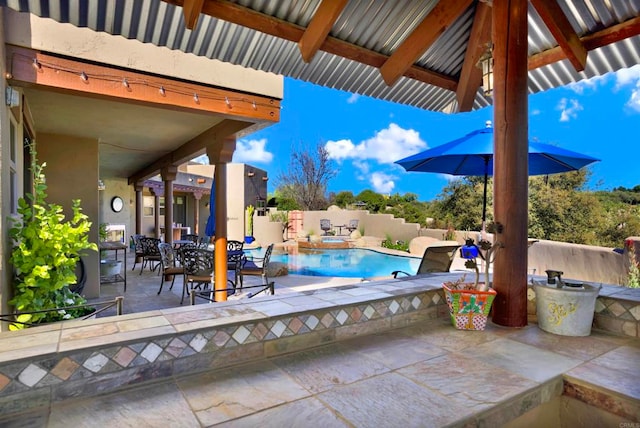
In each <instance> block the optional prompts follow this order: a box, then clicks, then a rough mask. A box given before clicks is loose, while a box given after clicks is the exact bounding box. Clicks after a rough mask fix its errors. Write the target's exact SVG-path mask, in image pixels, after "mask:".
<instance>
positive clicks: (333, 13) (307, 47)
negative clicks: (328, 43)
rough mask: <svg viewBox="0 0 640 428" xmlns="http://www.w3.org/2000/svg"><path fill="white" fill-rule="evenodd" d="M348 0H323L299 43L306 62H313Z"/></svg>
mask: <svg viewBox="0 0 640 428" xmlns="http://www.w3.org/2000/svg"><path fill="white" fill-rule="evenodd" d="M347 1H348V0H322V2H321V3H320V6H318V9H316V13H314V15H313V18H311V22H310V23H309V26H308V27H307V29H306V31H305V32H304V34H303V35H302V38H301V39H300V41H299V42H298V47H299V48H300V53H301V54H302V59H303V60H304V62H311V60H312V59H313V57H314V56H315V54H316V52H318V49H320V46H321V45H322V43H323V42H324V41H325V39H326V38H327V36H328V35H329V32H330V31H331V28H332V27H333V24H334V23H335V22H336V20H337V19H338V17H339V16H340V13H342V10H343V9H344V7H345V6H346V5H347Z"/></svg>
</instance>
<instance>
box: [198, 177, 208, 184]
mask: <svg viewBox="0 0 640 428" xmlns="http://www.w3.org/2000/svg"><path fill="white" fill-rule="evenodd" d="M206 182H207V179H206V178H196V183H198V184H204V183H206Z"/></svg>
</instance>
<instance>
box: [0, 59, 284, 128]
mask: <svg viewBox="0 0 640 428" xmlns="http://www.w3.org/2000/svg"><path fill="white" fill-rule="evenodd" d="M14 59H16V60H19V61H28V62H29V63H30V64H31V66H32V67H33V68H34V69H35V70H37V71H38V72H45V71H46V70H53V71H55V72H56V73H59V72H64V73H70V74H74V75H76V76H78V77H79V78H80V80H82V82H84V83H87V84H88V83H89V82H90V79H89V77H90V76H89V75H88V74H87V73H86V72H85V71H83V70H77V69H75V70H74V69H73V68H68V67H64V66H59V65H56V64H52V63H48V62H47V61H44V62H42V61H41V60H40V59H38V58H34V57H32V56H30V55H21V54H15V55H14ZM5 78H6V79H13V75H12V74H11V72H10V71H7V72H5ZM91 80H103V81H109V82H121V84H122V86H124V87H125V88H126V89H127V90H128V91H129V92H131V91H133V90H134V88H133V86H138V85H141V86H147V87H152V88H157V90H158V93H159V95H160V96H162V97H166V96H167V92H172V93H176V94H179V95H183V96H189V95H191V96H192V97H193V100H194V102H195V103H196V104H200V103H201V100H200V98H201V97H204V98H205V99H210V100H215V101H222V100H224V103H225V105H226V106H227V108H229V109H232V108H233V105H232V102H240V103H246V104H251V106H252V108H253V109H254V110H258V102H257V101H256V100H252V99H250V98H245V97H238V98H235V97H232V98H229V97H228V96H224V97H223V96H221V95H214V94H211V95H208V94H207V93H206V91H205V94H202V93H196V92H192V90H190V89H191V88H190V87H189V85H188V84H185V85H180V84H179V83H177V84H172V85H169V86H165V85H159V84H158V83H152V82H149V81H147V80H145V79H144V78H140V77H130V78H127V77H120V76H117V75H113V74H95V73H92V74H91ZM268 102H269V103H268V104H267V103H260V104H261V105H265V106H268V107H270V108H274V107H275V108H278V109H281V108H282V106H278V107H276V106H275V105H274V100H269V101H268ZM270 115H271V116H272V117H273V116H274V113H273V112H270Z"/></svg>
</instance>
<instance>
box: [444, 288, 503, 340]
mask: <svg viewBox="0 0 640 428" xmlns="http://www.w3.org/2000/svg"><path fill="white" fill-rule="evenodd" d="M442 289H443V290H444V294H445V297H446V299H447V306H449V314H450V315H451V323H452V324H453V326H454V327H455V328H457V329H458V330H484V328H485V327H486V326H487V317H488V316H489V311H490V310H491V304H492V303H493V299H494V298H495V297H496V294H498V293H497V292H496V290H494V289H493V288H490V289H489V290H487V291H478V290H452V289H451V288H449V287H447V286H446V285H443V286H442Z"/></svg>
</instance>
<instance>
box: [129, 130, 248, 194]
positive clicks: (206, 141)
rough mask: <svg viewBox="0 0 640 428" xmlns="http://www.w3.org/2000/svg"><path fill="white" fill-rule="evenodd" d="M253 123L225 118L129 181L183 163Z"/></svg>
mask: <svg viewBox="0 0 640 428" xmlns="http://www.w3.org/2000/svg"><path fill="white" fill-rule="evenodd" d="M251 125H252V124H251V123H248V122H242V121H239V120H229V119H227V120H223V121H222V122H220V123H218V124H217V125H215V126H212V127H211V128H209V129H207V130H206V131H204V132H203V133H201V134H200V135H198V136H196V137H194V138H192V139H191V140H189V141H187V142H186V143H184V144H183V145H182V146H180V147H178V148H177V149H176V150H174V151H173V152H171V153H168V154H166V155H164V156H163V157H161V158H160V159H158V160H157V161H155V162H153V163H152V164H150V165H147V166H146V167H144V168H142V169H141V170H140V171H137V172H136V173H135V174H132V175H131V176H130V177H129V180H128V182H129V184H134V183H136V182H142V181H144V180H146V179H148V178H150V177H153V176H154V175H156V174H158V173H159V172H160V171H161V170H162V168H165V167H167V166H172V165H181V164H183V163H185V162H186V161H188V160H190V159H193V158H194V157H197V156H200V155H202V154H204V153H205V150H206V149H207V146H210V145H212V144H222V141H223V140H224V139H225V138H227V137H229V136H231V135H235V134H237V133H240V132H241V131H243V130H244V129H246V128H247V127H249V126H251Z"/></svg>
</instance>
